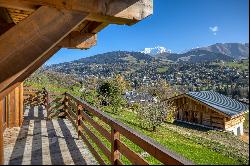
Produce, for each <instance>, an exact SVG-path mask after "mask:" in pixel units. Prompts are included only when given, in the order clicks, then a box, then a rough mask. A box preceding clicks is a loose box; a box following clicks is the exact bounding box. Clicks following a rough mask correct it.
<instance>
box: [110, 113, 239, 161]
mask: <svg viewBox="0 0 250 166" xmlns="http://www.w3.org/2000/svg"><path fill="white" fill-rule="evenodd" d="M111 116H113V117H114V118H116V119H118V120H120V121H122V122H124V123H125V124H127V125H128V126H129V127H131V128H134V129H136V130H137V131H138V132H141V133H143V134H145V135H147V136H149V137H151V138H153V139H154V140H156V141H157V142H159V143H160V144H161V145H163V146H165V147H166V148H168V149H170V150H172V151H174V152H176V153H178V154H180V155H182V156H184V157H186V158H187V159H190V160H191V161H193V162H194V163H195V164H209V165H215V164H217V165H227V164H230V165H231V164H243V163H240V162H239V161H237V160H236V159H233V158H230V157H228V156H224V155H222V154H221V153H219V152H216V151H213V150H212V149H209V148H207V147H204V146H203V145H201V144H198V143H197V142H195V141H194V140H192V139H188V138H186V137H184V136H183V135H181V134H179V133H177V132H174V131H172V130H169V129H168V128H166V127H164V126H161V127H158V130H157V132H150V131H146V130H142V129H141V128H139V127H137V125H138V120H137V119H136V117H135V116H134V114H133V113H131V112H127V111H124V112H123V113H122V114H121V115H111ZM152 161H154V160H152Z"/></svg>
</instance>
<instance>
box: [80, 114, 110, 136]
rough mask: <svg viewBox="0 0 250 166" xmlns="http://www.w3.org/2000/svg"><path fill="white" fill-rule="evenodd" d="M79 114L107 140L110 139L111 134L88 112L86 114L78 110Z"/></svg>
mask: <svg viewBox="0 0 250 166" xmlns="http://www.w3.org/2000/svg"><path fill="white" fill-rule="evenodd" d="M80 114H81V116H82V117H83V118H84V120H86V121H88V122H89V123H90V124H91V125H92V126H93V127H94V128H95V129H96V130H97V131H98V132H99V133H100V134H102V135H103V136H104V137H105V138H106V139H107V140H108V141H111V134H110V133H109V132H108V131H107V130H106V129H104V128H103V127H102V126H101V125H99V124H98V123H97V122H95V121H94V120H93V119H92V118H91V117H90V116H89V115H88V114H86V113H85V112H84V111H81V112H80Z"/></svg>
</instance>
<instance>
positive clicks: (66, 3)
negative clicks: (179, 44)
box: [0, 0, 153, 25]
mask: <svg viewBox="0 0 250 166" xmlns="http://www.w3.org/2000/svg"><path fill="white" fill-rule="evenodd" d="M0 6H2V7H8V8H17V9H18V8H19V9H22V10H36V9H37V7H38V6H51V7H55V8H58V9H67V10H75V11H81V12H87V13H91V14H90V15H89V17H88V20H91V21H97V22H105V23H110V24H128V25H131V24H134V23H136V22H137V21H140V20H142V19H144V18H146V17H147V16H149V15H151V14H152V13H153V0H53V1H52V0H11V1H10V0H0Z"/></svg>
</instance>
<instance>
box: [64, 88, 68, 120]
mask: <svg viewBox="0 0 250 166" xmlns="http://www.w3.org/2000/svg"><path fill="white" fill-rule="evenodd" d="M68 100H69V98H68V96H67V94H66V92H65V93H64V100H63V110H64V112H65V114H66V116H68V105H69V104H68Z"/></svg>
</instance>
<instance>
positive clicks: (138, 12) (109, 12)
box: [0, 0, 153, 98]
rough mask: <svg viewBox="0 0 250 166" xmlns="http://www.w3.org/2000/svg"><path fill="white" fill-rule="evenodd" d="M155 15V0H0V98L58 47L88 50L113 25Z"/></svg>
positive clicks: (130, 22) (126, 23) (132, 22)
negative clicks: (100, 32)
mask: <svg viewBox="0 0 250 166" xmlns="http://www.w3.org/2000/svg"><path fill="white" fill-rule="evenodd" d="M152 13H153V0H0V98H2V97H3V96H5V95H6V94H7V93H8V92H10V91H11V90H12V89H14V88H15V87H17V86H18V85H19V84H20V83H21V82H22V81H23V80H24V79H25V78H27V77H28V76H29V75H30V74H32V73H33V72H34V71H35V70H37V68H39V67H40V66H41V65H42V64H44V63H45V62H46V61H47V60H48V59H49V58H50V57H51V56H52V55H54V54H55V53H56V52H57V51H58V50H59V49H60V48H75V49H88V48H90V47H92V46H94V45H96V40H97V33H98V32H99V31H101V30H102V29H103V28H105V27H107V26H108V25H109V24H119V25H124V24H125V25H133V24H135V23H137V22H138V21H140V20H142V19H144V18H146V17H147V16H149V15H151V14H152Z"/></svg>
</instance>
